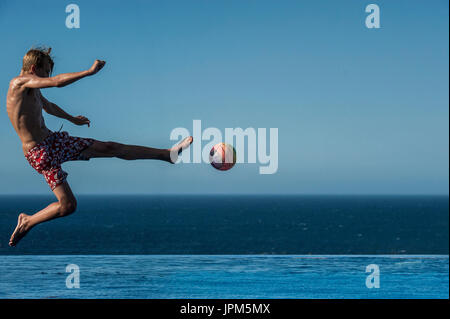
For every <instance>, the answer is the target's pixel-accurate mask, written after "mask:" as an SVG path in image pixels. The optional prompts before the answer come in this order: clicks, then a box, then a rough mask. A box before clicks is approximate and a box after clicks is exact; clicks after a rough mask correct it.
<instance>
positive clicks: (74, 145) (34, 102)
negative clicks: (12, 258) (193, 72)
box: [6, 48, 193, 246]
mask: <svg viewBox="0 0 450 319" xmlns="http://www.w3.org/2000/svg"><path fill="white" fill-rule="evenodd" d="M50 51H51V48H50V49H47V50H45V49H32V50H29V51H28V52H27V54H26V55H25V56H24V58H23V65H22V70H21V72H20V75H19V76H17V77H15V78H13V79H12V80H11V82H10V84H9V90H8V95H7V100H6V109H7V111H8V117H9V119H10V120H11V123H12V125H13V126H14V129H15V130H16V132H17V134H18V135H19V138H20V140H21V141H22V149H23V153H24V155H25V158H26V159H27V161H28V162H29V164H30V165H31V166H32V167H33V168H34V169H35V170H36V171H37V172H38V173H39V174H42V175H43V176H44V178H45V180H46V181H47V184H48V185H49V186H50V188H51V189H52V191H53V193H54V194H55V196H56V198H57V199H58V201H57V202H54V203H52V204H50V205H48V206H47V207H46V208H44V209H42V210H41V211H39V212H37V213H35V214H34V215H26V214H24V213H21V214H19V217H18V221H17V227H16V229H15V230H14V232H13V234H12V236H11V238H10V240H9V245H10V246H15V245H17V243H18V242H19V241H20V240H21V239H22V238H23V237H24V236H25V235H26V234H27V233H28V232H29V231H30V230H31V229H32V228H33V227H34V226H36V225H38V224H40V223H43V222H46V221H49V220H51V219H54V218H58V217H63V216H67V215H70V214H72V213H73V212H74V211H75V209H76V206H77V201H76V199H75V196H74V195H73V193H72V190H71V189H70V187H69V184H68V183H67V180H66V178H67V175H68V174H67V173H66V172H65V171H63V170H62V168H61V164H62V163H64V162H67V161H76V160H86V161H88V160H89V159H91V158H97V157H117V158H121V159H124V160H137V159H158V160H162V161H166V162H169V163H175V162H176V160H177V157H178V155H179V154H180V153H181V151H183V150H184V149H185V148H187V147H189V145H190V144H191V143H192V141H193V138H192V136H189V137H187V138H185V139H184V140H182V141H181V142H180V143H179V144H178V145H176V146H175V147H173V148H171V149H157V148H151V147H145V146H137V145H125V144H120V143H116V142H102V141H98V140H95V139H92V138H81V137H75V136H70V135H69V134H68V133H67V132H66V131H63V132H53V131H51V130H49V129H48V128H47V127H46V126H45V123H44V118H43V117H42V109H44V111H46V112H47V113H49V114H51V115H54V116H56V117H60V118H63V119H66V120H68V121H70V122H72V123H74V124H76V125H85V124H86V125H88V127H89V126H90V121H89V119H87V118H86V117H84V116H81V115H79V116H75V117H74V116H71V115H69V114H68V113H66V112H65V111H64V110H62V109H61V108H60V107H59V106H57V105H56V104H54V103H52V102H50V101H48V100H47V99H46V98H45V97H44V96H43V95H42V94H41V91H40V89H44V88H50V87H64V86H66V85H68V84H71V83H73V82H75V81H78V80H80V79H82V78H84V77H86V76H91V75H94V74H96V73H97V72H98V71H100V70H101V69H102V68H103V67H104V66H105V61H101V60H96V61H95V62H94V64H93V65H92V66H91V68H90V69H89V70H87V71H81V72H74V73H64V74H59V75H56V76H52V77H50V74H51V72H52V70H53V65H54V63H53V60H52V58H51V56H50Z"/></svg>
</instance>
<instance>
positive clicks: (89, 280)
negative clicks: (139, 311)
mask: <svg viewBox="0 0 450 319" xmlns="http://www.w3.org/2000/svg"><path fill="white" fill-rule="evenodd" d="M77 199H78V209H77V211H76V212H75V213H74V214H73V215H71V216H68V217H65V218H61V219H57V220H53V221H50V222H48V223H45V224H42V225H39V226H37V227H36V228H35V229H33V230H31V232H30V233H29V234H28V235H27V236H26V237H25V238H24V239H23V240H22V241H21V242H20V243H19V245H18V246H17V247H15V248H11V247H9V246H8V240H9V237H10V235H11V232H12V231H13V230H14V228H15V225H16V221H17V215H18V213H19V212H25V213H28V214H31V213H33V212H35V211H37V210H38V209H41V208H43V207H45V206H47V205H48V204H50V203H51V202H52V201H53V200H54V199H53V197H51V196H5V195H3V196H0V212H1V214H0V219H1V222H0V298H124V299H128V298H139V299H145V298H158V299H159V298H168V299H171V298H307V299H308V298H445V299H447V298H448V297H449V259H448V244H449V236H448V229H449V223H448V218H449V216H448V212H449V211H448V209H449V200H448V196H244V195H241V196H226V195H208V196H200V195H195V196H187V195H180V196H175V195H170V196H169V195H166V196H156V195H148V196H144V195H133V196H129V195H121V196H112V195H110V196H104V195H102V196H94V195H84V196H83V195H79V196H77ZM68 265H75V266H73V267H75V268H77V270H76V272H79V276H78V277H79V283H80V285H79V288H77V287H68V286H67V280H68V278H69V277H70V276H71V274H72V273H71V272H70V269H69V270H67V269H66V267H68ZM370 265H371V266H370ZM368 266H369V268H370V267H372V268H370V269H369V268H367V267H368ZM373 267H375V268H373ZM66 270H67V272H66ZM72 270H73V269H72ZM73 271H75V270H73ZM375 277H376V278H375ZM368 278H371V281H369V284H368V280H369V279H368ZM375 282H377V283H378V284H375ZM371 285H372V286H373V285H375V287H370V286H371ZM377 285H378V287H376V286H377ZM69 286H70V285H69Z"/></svg>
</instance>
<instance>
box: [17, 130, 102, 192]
mask: <svg viewBox="0 0 450 319" xmlns="http://www.w3.org/2000/svg"><path fill="white" fill-rule="evenodd" d="M93 142H94V139H91V138H82V137H76V136H69V133H67V132H66V131H63V132H53V133H51V134H50V135H49V136H47V137H46V138H45V139H44V140H43V141H42V142H40V143H39V144H37V145H36V146H34V147H33V148H31V149H30V150H29V151H28V152H27V154H26V155H25V158H26V159H27V160H28V163H30V165H31V166H32V167H33V168H34V169H35V170H36V171H37V172H38V173H39V174H42V175H44V177H45V180H46V181H47V184H48V185H49V186H50V188H51V189H52V190H54V189H55V187H56V186H58V185H60V184H62V183H63V182H64V181H65V180H66V178H67V175H68V174H67V172H65V171H63V170H62V168H61V164H62V163H64V162H67V161H78V160H84V161H88V160H89V158H85V157H84V156H83V155H82V154H81V152H82V151H83V150H85V149H86V148H88V147H89V146H91V145H92V143H93Z"/></svg>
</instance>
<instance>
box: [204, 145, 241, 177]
mask: <svg viewBox="0 0 450 319" xmlns="http://www.w3.org/2000/svg"><path fill="white" fill-rule="evenodd" d="M209 162H210V163H211V165H212V167H214V168H215V169H218V170H220V171H227V170H229V169H230V168H232V167H233V166H234V164H236V150H235V149H234V147H233V146H231V145H230V144H226V143H219V144H216V145H214V146H213V148H212V149H211V152H209Z"/></svg>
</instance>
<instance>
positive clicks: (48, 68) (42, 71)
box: [32, 61, 52, 78]
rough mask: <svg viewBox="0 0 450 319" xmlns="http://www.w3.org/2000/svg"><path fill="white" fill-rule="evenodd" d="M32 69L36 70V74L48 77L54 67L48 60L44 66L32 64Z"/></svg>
mask: <svg viewBox="0 0 450 319" xmlns="http://www.w3.org/2000/svg"><path fill="white" fill-rule="evenodd" d="M32 69H33V71H34V74H36V75H37V76H39V77H41V78H48V77H49V76H50V73H51V71H52V68H51V66H50V63H49V62H48V61H47V62H45V63H44V64H43V66H42V67H40V68H38V67H36V66H34V65H33V66H32Z"/></svg>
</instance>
